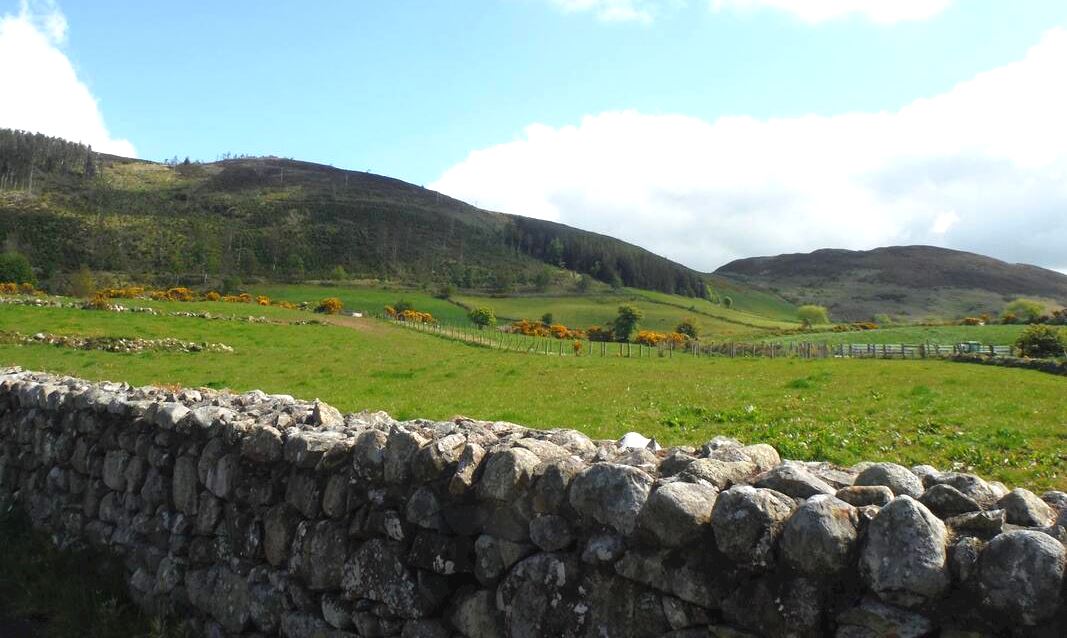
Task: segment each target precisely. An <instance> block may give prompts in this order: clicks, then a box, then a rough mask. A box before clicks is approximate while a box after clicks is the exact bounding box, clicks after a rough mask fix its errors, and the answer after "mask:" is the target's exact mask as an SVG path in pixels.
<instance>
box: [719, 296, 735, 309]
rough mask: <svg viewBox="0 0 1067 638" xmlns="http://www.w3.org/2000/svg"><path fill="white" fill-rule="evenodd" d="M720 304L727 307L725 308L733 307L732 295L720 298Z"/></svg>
mask: <svg viewBox="0 0 1067 638" xmlns="http://www.w3.org/2000/svg"><path fill="white" fill-rule="evenodd" d="M722 305H723V306H725V307H727V308H733V307H734V300H733V297H723V298H722Z"/></svg>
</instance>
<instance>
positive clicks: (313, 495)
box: [285, 468, 322, 518]
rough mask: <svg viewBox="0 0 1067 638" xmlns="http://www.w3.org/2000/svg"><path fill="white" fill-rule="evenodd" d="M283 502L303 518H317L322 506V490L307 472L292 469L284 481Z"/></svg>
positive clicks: (313, 477)
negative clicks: (287, 478)
mask: <svg viewBox="0 0 1067 638" xmlns="http://www.w3.org/2000/svg"><path fill="white" fill-rule="evenodd" d="M285 502H286V503H288V504H289V505H291V506H292V507H293V508H295V509H296V510H297V511H299V512H300V513H301V514H303V515H304V517H305V518H318V516H319V509H320V508H321V506H322V489H321V488H320V487H319V482H318V479H317V478H316V477H315V476H314V475H313V474H311V473H309V472H301V471H300V470H297V469H295V468H294V469H293V471H292V472H291V473H290V474H289V480H288V481H286V486H285Z"/></svg>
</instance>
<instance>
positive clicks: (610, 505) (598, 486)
mask: <svg viewBox="0 0 1067 638" xmlns="http://www.w3.org/2000/svg"><path fill="white" fill-rule="evenodd" d="M651 489H652V477H650V476H649V475H648V474H646V473H644V472H642V471H641V470H639V469H637V468H634V467H630V466H628V465H617V464H614V463H595V464H593V465H591V466H589V468H588V469H586V470H585V471H584V472H582V473H580V474H578V475H577V476H575V477H574V480H573V481H571V487H570V504H571V507H573V508H574V510H575V511H576V512H577V513H578V514H580V515H581V516H584V517H586V518H588V519H590V520H593V521H596V522H598V523H601V524H603V525H609V526H611V527H612V528H614V529H615V530H617V531H618V532H620V533H622V534H630V533H632V532H633V531H634V528H635V527H636V525H637V516H638V514H639V513H640V511H641V508H642V507H643V506H644V504H645V500H646V499H648V494H649V491H650V490H651Z"/></svg>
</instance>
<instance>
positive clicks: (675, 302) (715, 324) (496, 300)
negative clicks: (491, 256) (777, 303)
mask: <svg viewBox="0 0 1067 638" xmlns="http://www.w3.org/2000/svg"><path fill="white" fill-rule="evenodd" d="M456 300H457V301H459V302H460V303H462V304H464V305H467V306H479V305H486V306H489V307H490V308H492V309H493V311H494V312H495V313H496V315H497V318H498V319H500V320H501V321H505V320H515V319H532V320H537V319H540V318H541V316H542V315H543V314H545V313H546V312H551V313H552V317H553V320H554V321H556V322H558V323H562V324H565V325H567V326H570V327H576V328H583V329H584V328H588V327H589V326H593V325H599V326H608V325H610V324H611V322H612V321H613V320H614V319H615V316H616V315H617V314H618V309H619V306H620V305H623V304H630V305H633V306H636V307H637V308H638V309H639V310H641V312H642V313H643V314H644V319H643V320H642V321H641V327H642V328H647V329H650V330H656V331H660V332H671V331H673V330H674V329H675V327H676V326H677V325H678V323H679V322H680V321H681V320H682V319H685V318H690V319H692V320H693V322H694V323H695V324H696V326H697V327H698V328H699V329H700V334H701V337H702V338H707V339H720V340H724V339H741V338H748V339H751V338H754V337H756V336H759V335H762V334H764V333H766V332H767V331H768V330H773V329H788V328H796V327H797V326H798V324H795V323H794V324H790V323H785V322H780V321H774V320H771V319H766V318H764V317H759V316H757V315H751V314H748V313H743V312H739V311H733V310H730V309H727V308H722V307H721V306H716V305H715V304H712V303H711V302H709V301H706V300H703V299H689V298H686V297H677V296H675V295H664V294H661V293H660V294H657V293H650V292H647V291H623V292H619V293H606V294H600V295H583V296H577V295H575V296H551V295H546V296H521V297H520V296H512V297H480V296H464V295H460V296H457V297H456ZM712 312H714V313H715V314H714V315H713V314H711V313H712Z"/></svg>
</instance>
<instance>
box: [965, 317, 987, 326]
mask: <svg viewBox="0 0 1067 638" xmlns="http://www.w3.org/2000/svg"><path fill="white" fill-rule="evenodd" d="M960 325H961V326H983V325H985V322H984V321H982V320H981V319H979V318H978V317H964V318H963V319H961V320H960Z"/></svg>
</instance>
